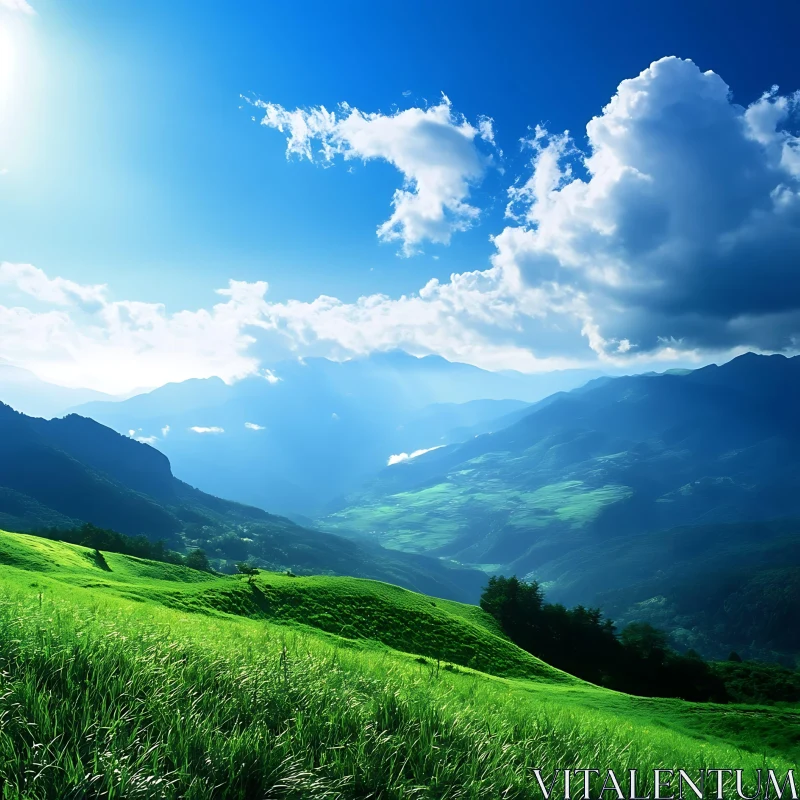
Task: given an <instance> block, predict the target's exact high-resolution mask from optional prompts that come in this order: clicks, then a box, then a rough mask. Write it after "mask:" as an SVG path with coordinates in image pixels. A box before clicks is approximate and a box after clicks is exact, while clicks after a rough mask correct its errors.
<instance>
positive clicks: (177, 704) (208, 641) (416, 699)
mask: <svg viewBox="0 0 800 800" xmlns="http://www.w3.org/2000/svg"><path fill="white" fill-rule="evenodd" d="M0 545H1V546H2V550H0V552H2V554H3V556H2V557H3V559H4V564H3V567H2V569H0V594H1V595H2V597H3V599H4V602H3V603H2V604H0V664H2V665H3V669H2V670H0V720H2V721H3V728H2V730H3V735H2V736H0V781H2V782H3V784H4V786H5V787H6V790H7V791H10V792H11V793H12V796H38V797H56V796H58V797H65V796H78V795H85V794H87V793H93V794H96V793H100V792H103V793H106V794H111V795H114V796H146V797H161V798H170V799H171V798H177V797H186V798H205V797H210V796H212V795H213V796H225V797H229V798H246V797H254V796H272V795H275V794H282V795H284V796H289V797H308V796H314V797H320V796H331V797H333V796H337V797H353V798H355V797H363V796H374V795H377V794H378V793H380V795H381V796H383V797H387V798H400V797H408V796H448V797H453V798H459V797H463V798H466V797H483V796H485V797H495V796H501V795H502V794H503V793H505V795H506V796H514V797H520V798H527V797H535V796H539V794H538V789H537V788H536V787H535V786H534V785H533V784H532V782H531V779H530V778H531V770H532V769H534V768H544V769H545V770H546V771H550V770H555V769H559V768H565V767H567V768H581V767H582V768H589V767H595V768H597V767H598V764H597V754H598V753H602V756H603V758H602V760H603V763H602V764H601V765H599V766H600V767H601V768H602V769H604V770H605V769H615V770H617V771H618V774H620V775H623V774H627V769H628V768H630V767H633V766H635V767H637V768H638V769H640V770H641V771H642V775H643V778H644V785H642V786H640V788H641V789H643V790H647V789H648V788H649V789H651V790H652V774H650V775H649V776H648V774H647V773H648V772H650V771H651V770H652V769H653V768H655V767H658V768H669V767H681V768H684V769H687V770H696V769H697V768H700V767H707V766H708V765H709V764H723V763H724V764H727V765H729V766H734V767H738V768H742V769H744V770H746V777H745V783H746V787H747V788H748V789H750V788H752V787H751V786H750V783H751V780H752V776H753V775H754V770H755V769H756V768H758V767H760V768H764V767H770V768H773V769H776V770H780V771H781V772H785V770H786V769H788V768H789V766H790V765H791V764H792V761H793V759H795V758H796V757H797V755H798V750H797V739H796V730H797V723H798V712H797V711H796V710H794V709H788V708H785V709H767V708H758V707H736V706H725V707H719V706H713V705H697V704H691V703H684V702H680V701H663V700H661V701H659V700H647V699H643V698H632V697H629V696H626V695H621V694H617V693H613V692H608V691H605V690H600V689H597V688H596V687H593V686H590V685H588V684H583V683H581V682H579V681H576V680H574V679H570V678H569V677H568V676H564V675H563V673H558V672H557V671H555V670H552V669H550V668H547V667H546V666H544V665H542V664H541V662H536V660H535V659H532V660H531V659H530V657H529V656H525V654H521V655H520V656H518V658H520V659H522V658H523V657H524V658H527V659H529V662H528V663H529V664H530V668H531V676H530V677H531V678H532V679H521V678H506V677H498V676H492V675H489V674H487V673H483V672H477V671H474V670H472V669H469V668H468V667H463V666H454V664H457V662H448V664H446V665H445V667H447V666H449V667H450V668H449V669H447V668H445V669H438V668H437V667H436V665H434V664H432V663H431V662H430V660H428V659H426V660H425V663H423V662H421V661H420V658H421V656H419V655H416V654H413V652H412V654H408V653H405V652H401V651H400V650H399V649H395V648H396V647H397V645H398V644H399V642H397V643H395V647H391V648H388V647H387V646H386V644H385V643H384V642H381V641H375V640H372V639H364V638H360V639H347V638H342V636H340V635H338V634H332V633H324V632H323V631H324V630H325V626H324V625H322V626H321V627H322V629H323V631H320V630H319V627H320V626H318V625H317V623H318V621H319V615H318V614H316V613H309V608H311V606H309V605H308V604H307V603H306V601H305V600H304V595H305V594H306V592H310V593H311V594H312V595H313V594H314V593H315V592H318V591H320V590H321V589H324V594H325V596H326V597H327V598H328V599H329V601H331V602H333V603H334V606H335V607H337V609H340V610H345V609H349V613H351V614H353V615H358V614H359V613H360V612H359V607H360V606H359V605H356V604H354V603H352V602H349V601H348V600H347V599H346V598H347V597H348V596H352V595H353V593H354V592H356V593H357V594H358V596H359V598H360V601H361V605H366V607H367V608H376V607H378V608H380V610H381V613H382V614H389V615H393V616H394V617H395V618H396V619H398V620H399V619H402V618H403V617H405V616H406V614H407V613H408V611H409V610H411V609H416V610H417V612H418V614H419V615H421V616H422V615H427V616H428V618H429V620H431V623H430V624H431V625H432V626H433V627H431V630H432V631H436V630H438V629H439V628H437V627H436V626H435V625H434V623H433V622H432V620H434V619H436V620H438V622H437V623H436V625H439V626H440V627H443V628H445V629H446V630H447V632H448V635H447V637H445V638H450V639H452V638H455V637H461V636H475V637H483V638H482V639H481V645H480V646H481V647H487V648H491V647H498V648H502V647H507V648H511V650H509V651H508V652H509V653H510V652H512V651H513V645H510V643H507V642H505V641H504V640H503V639H502V638H501V637H499V636H497V634H496V633H494V632H492V630H491V626H490V625H489V624H488V623H486V621H485V620H482V619H481V616H480V612H477V610H475V609H469V608H462V607H458V606H457V605H455V604H445V606H444V607H441V606H440V604H439V602H438V601H433V602H436V603H437V605H436V606H432V605H430V603H431V602H432V601H431V600H430V598H424V597H406V596H405V595H402V594H396V592H397V591H398V590H396V589H392V588H391V587H383V586H381V585H378V584H374V583H365V584H364V585H361V586H357V585H356V583H357V582H353V581H346V580H344V581H340V580H337V579H330V580H328V581H326V582H323V583H319V584H318V585H315V582H313V581H311V582H306V583H305V584H303V583H295V584H293V585H292V586H289V585H288V582H289V581H291V579H285V580H282V581H281V582H280V583H279V582H278V580H277V576H272V575H268V576H263V580H262V581H259V583H258V585H248V584H247V583H244V582H240V581H237V580H236V579H234V578H216V577H213V576H208V575H204V574H201V573H193V572H192V571H190V570H186V569H183V568H176V567H170V566H165V565H161V564H154V563H148V562H141V561H138V560H137V559H132V558H125V557H122V556H114V555H112V554H104V556H105V559H106V560H107V567H109V569H106V568H104V567H103V566H102V563H99V559H98V558H97V556H96V555H95V554H94V553H93V552H91V551H87V550H85V549H83V548H79V547H73V546H68V545H62V544H59V543H51V542H44V541H42V540H38V539H35V538H34V537H26V536H20V535H9V534H0ZM268 586H269V587H271V588H272V589H273V596H274V597H275V598H279V597H281V596H283V595H284V594H285V593H286V592H290V593H291V594H290V595H289V597H291V599H289V600H288V601H287V603H286V611H285V613H283V614H282V616H280V617H279V616H273V614H272V612H271V611H270V610H269V609H268V608H267V609H259V610H258V611H255V612H254V611H253V610H252V606H248V607H245V608H243V609H239V608H233V607H228V608H224V609H223V608H220V607H219V605H220V604H219V602H218V599H215V597H218V596H219V594H220V593H222V594H225V595H226V596H228V597H230V596H235V597H241V598H245V597H247V596H248V594H249V595H250V596H251V597H252V596H256V595H257V593H258V592H259V591H266V589H267V588H268ZM223 587H225V588H223ZM228 588H230V589H231V590H233V595H229V594H227V592H228ZM406 594H407V593H406ZM337 596H340V597H341V601H340V602H339V603H338V606H337V605H336V600H335V598H336V597H337ZM295 598H300V601H301V602H300V603H299V604H296V603H295V602H294V599H295ZM253 605H255V606H258V603H255V602H254V604H253ZM312 605H313V603H312ZM189 608H191V609H192V610H191V611H189V610H187V609H189ZM292 608H293V609H296V610H295V611H290V610H289V609H292ZM428 609H430V611H429V610H428ZM241 611H244V615H242V613H241ZM197 612H200V613H197ZM337 613H338V612H337ZM279 621H280V624H276V623H277V622H279ZM415 621H416V620H415ZM353 622H354V624H355V625H356V627H359V626H361V625H362V624H365V623H366V624H368V623H369V613H367V614H364V615H363V616H362V618H361V619H358V618H357V616H356V617H353ZM409 635H410V636H414V635H417V634H415V633H413V632H411V633H409ZM419 641H420V642H421V643H422V645H423V646H428V647H429V649H435V648H436V647H438V644H436V645H430V641H432V640H427V639H425V638H421V639H420V640H419ZM426 641H428V644H427V645H426V644H425V643H426ZM455 655H458V653H455ZM510 660H513V659H510ZM489 661H490V663H489V664H488V666H489V667H491V668H493V669H496V668H497V666H498V665H497V663H496V662H495V661H494V660H493V659H489ZM501 669H502V667H501ZM87 685H91V686H92V687H93V688H92V691H90V692H87V691H86V686H87ZM233 765H235V766H233ZM601 780H602V779H601ZM210 787H214V789H213V790H212V789H211V788H210ZM595 788H596V789H599V784H598V786H597V787H595Z"/></svg>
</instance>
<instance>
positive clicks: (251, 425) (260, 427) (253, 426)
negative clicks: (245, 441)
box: [244, 422, 266, 431]
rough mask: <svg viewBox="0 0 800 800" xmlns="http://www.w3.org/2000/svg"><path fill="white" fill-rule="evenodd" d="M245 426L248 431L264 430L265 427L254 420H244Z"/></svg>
mask: <svg viewBox="0 0 800 800" xmlns="http://www.w3.org/2000/svg"><path fill="white" fill-rule="evenodd" d="M244 426H245V428H247V430H249V431H265V430H266V428H265V427H264V426H263V425H259V424H257V423H255V422H245V424H244Z"/></svg>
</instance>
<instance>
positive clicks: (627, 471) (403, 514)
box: [317, 354, 800, 649]
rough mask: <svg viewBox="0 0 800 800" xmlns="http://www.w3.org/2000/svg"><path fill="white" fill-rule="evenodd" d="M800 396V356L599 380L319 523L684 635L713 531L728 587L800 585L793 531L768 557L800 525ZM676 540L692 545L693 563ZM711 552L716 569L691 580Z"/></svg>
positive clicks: (437, 455) (402, 470)
mask: <svg viewBox="0 0 800 800" xmlns="http://www.w3.org/2000/svg"><path fill="white" fill-rule="evenodd" d="M798 396H800V357H794V358H786V357H783V356H779V355H774V356H759V355H754V354H746V355H743V356H740V357H738V358H736V359H734V360H732V361H730V362H728V363H727V364H724V365H722V366H715V365H712V366H708V367H704V368H702V369H698V370H694V371H691V372H683V371H681V372H677V373H671V374H649V375H636V376H628V377H619V378H611V379H609V378H602V379H599V380H595V381H590V382H589V383H588V384H587V385H586V386H584V387H581V388H580V389H577V390H575V391H571V392H565V393H558V394H556V395H553V396H551V397H548V398H546V399H545V400H543V401H540V402H539V403H537V404H535V405H534V406H533V407H532V408H530V409H528V410H526V411H525V412H524V413H522V414H521V418H519V417H520V414H518V413H517V414H515V416H516V417H517V418H516V419H515V420H514V421H512V424H510V425H509V426H507V427H504V428H502V429H501V430H497V431H495V432H492V433H486V434H483V435H478V436H477V437H473V438H471V439H469V440H468V441H465V442H462V443H459V444H452V445H448V446H446V447H442V448H440V449H438V450H435V451H433V452H429V453H425V454H422V455H420V456H419V457H417V458H415V459H412V460H408V461H404V462H401V463H397V464H394V465H392V466H390V467H388V468H386V469H384V470H382V471H381V472H380V473H379V474H378V475H377V476H376V477H375V478H374V479H373V480H372V481H370V482H369V483H368V484H366V485H365V486H364V487H362V488H361V489H360V490H358V491H357V492H354V493H351V495H350V496H348V497H347V498H346V499H345V500H344V501H343V502H342V503H341V506H340V507H339V508H338V509H336V510H335V511H333V512H331V513H329V514H327V515H324V516H322V517H320V518H319V519H318V520H317V524H318V525H319V526H321V527H322V528H323V529H325V530H329V531H332V532H337V533H341V534H345V535H350V536H354V537H356V538H358V539H367V540H370V541H374V542H379V543H381V544H383V545H385V546H387V547H391V548H395V549H399V550H404V551H408V552H415V553H425V554H429V555H436V556H439V557H444V558H447V559H452V560H455V561H457V562H459V563H462V564H464V565H469V566H476V567H480V568H482V569H485V570H487V571H490V572H501V573H504V574H517V575H520V576H525V577H527V578H529V579H537V580H539V581H541V582H542V585H543V586H544V588H545V589H546V591H547V593H548V596H549V597H552V598H553V599H555V600H560V601H562V602H566V603H592V604H594V603H600V604H601V605H603V607H604V608H605V607H607V608H609V609H613V610H614V612H615V613H616V614H617V615H618V616H619V615H622V616H623V617H626V618H630V617H631V614H634V612H635V613H636V614H638V615H639V616H640V617H641V616H642V615H644V616H647V614H646V613H645V611H646V609H644V607H643V606H642V604H643V603H645V604H646V603H647V602H649V601H651V600H653V599H654V598H661V599H660V600H658V602H663V603H665V604H666V606H667V607H670V608H673V611H674V613H673V612H670V614H671V615H672V618H673V622H674V623H675V624H674V625H673V626H672V627H673V628H677V627H680V625H681V624H682V625H683V626H684V627H686V625H687V624H689V622H690V621H689V622H687V619H688V618H686V615H685V614H684V617H685V618H684V619H683V622H682V623H679V622H678V621H677V620H678V617H680V616H681V614H680V612H679V610H676V609H677V606H676V605H675V601H676V594H677V589H676V587H677V586H678V584H679V583H680V584H681V586H683V587H684V588H685V587H686V585H687V584H688V583H693V585H697V586H700V585H702V576H703V574H704V572H707V571H708V570H711V569H713V568H714V552H713V551H711V552H709V551H707V550H704V549H703V539H704V537H707V536H708V531H710V530H714V531H716V533H715V537H716V539H715V541H717V543H718V549H719V551H720V553H722V552H723V551H724V552H726V553H728V555H727V556H726V559H725V560H723V559H722V557H721V556H720V568H722V567H723V566H724V569H725V575H726V578H725V580H726V581H728V583H730V582H731V581H734V577H733V576H734V575H738V576H739V580H740V585H743V584H742V583H741V580H742V579H741V574H740V572H741V569H745V570H746V569H747V568H748V567H749V568H750V569H751V574H750V575H749V577H748V580H750V579H753V580H756V579H757V576H756V567H758V568H759V570H760V569H761V567H762V566H763V568H764V569H772V568H773V567H776V566H777V565H780V566H781V567H783V568H786V569H788V570H790V572H791V573H792V575H795V576H797V575H798V574H800V573H798V571H797V567H798V565H800V539H798V537H797V536H796V535H795V534H794V533H792V535H788V534H785V535H782V537H779V539H778V540H777V544H776V543H775V542H772V544H771V545H770V547H769V548H767V547H766V544H765V541H766V540H765V538H764V537H765V535H766V534H765V533H764V531H765V530H767V529H765V528H764V527H763V526H761V527H760V523H763V522H765V521H767V520H774V519H781V518H785V519H792V518H800V492H798V491H797V487H798V486H799V485H800V419H798V415H797V410H796V405H797V397H798ZM733 524H738V525H739V526H740V527H738V528H736V529H735V535H734V532H733V529H729V528H727V527H726V526H727V525H733ZM787 524H788V525H789V528H790V530H791V531H797V530H798V529H800V526H797V525H796V524H794V523H787ZM697 526H703V527H702V528H701V527H697ZM675 529H681V530H682V531H683V533H681V534H680V535H678V534H676V533H674V530H675ZM670 531H673V532H672V533H670ZM726 531H728V533H726ZM784 533H785V531H784ZM731 537H733V539H732V540H734V539H735V541H736V542H737V543H738V544H737V547H736V548H734V550H733V551H731V550H730V548H728V549H727V550H726V546H727V545H725V543H726V542H727V541H728V539H729V538H731ZM669 541H680V542H682V543H683V544H682V545H681V547H682V548H683V549H682V550H681V553H682V555H681V556H680V558H678V556H677V554H676V553H677V551H673V550H670V548H669V547H666V545H665V542H669ZM695 541H696V542H697V545H696V546H694V547H693V542H695ZM770 541H772V539H770ZM665 547H666V549H665ZM765 548H766V549H765ZM767 551H769V552H767ZM731 552H734V553H735V556H731V555H730V553H731ZM701 553H702V555H703V559H704V560H703V562H702V563H703V564H704V567H703V569H702V570H699V571H698V570H695V569H690V567H691V566H692V565H693V564H694V563H695V561H694V559H695V556H697V557H698V558H699V554H701ZM765 553H767V555H765ZM770 553H771V555H769V554H770ZM634 554H636V558H634ZM756 554H758V555H757V557H756ZM632 559H633V561H635V562H636V568H635V569H633V567H632V566H631V564H632V563H633V561H632ZM637 559H638V560H637ZM723 561H724V564H723ZM616 564H619V569H617V568H616V566H615V565H616ZM743 565H744V566H743ZM734 568H735V569H734ZM736 570H739V572H736ZM759 574H761V573H759ZM659 576H661V577H659ZM664 576H669V577H668V578H666V577H664ZM681 576H683V577H682V578H681V580H680V581H679V580H678V578H679V577H681ZM762 578H763V575H762ZM784 578H786V576H784ZM763 579H764V580H766V581H767V583H769V584H770V586H771V581H772V578H769V579H767V578H763ZM758 580H761V578H758ZM794 580H795V578H792V579H791V581H790V584H791V583H792V581H794ZM734 582H735V581H734ZM632 586H635V587H637V588H636V589H635V590H634V589H632V588H631V587H632ZM670 587H672V588H670ZM718 588H719V587H718ZM723 588H724V587H723ZM762 589H764V591H767V589H769V590H770V591H771V588H769V587H768V586H766V585H765V586H762ZM720 591H722V589H720ZM729 594H730V593H729ZM683 595H684V596H686V592H683ZM723 595H724V596H725V597H727V596H728V595H725V593H724V591H723ZM793 596H794V595H793ZM717 599H719V596H717ZM762 599H763V598H762ZM612 601H613V602H612ZM715 602H716V601H715ZM720 602H721V601H720ZM792 602H794V601H792ZM708 603H711V600H709V601H708ZM707 605H708V604H706V607H704V609H703V613H705V612H706V611H707ZM637 609H638V610H637ZM656 616H657V615H656ZM662 616H664V615H662ZM696 616H697V615H695V617H696ZM690 617H691V615H690ZM698 624H700V623H698ZM707 634H708V630H707V629H706V633H705V634H703V635H702V636H700V634H698V636H699V640H701V639H702V638H703V636H706V637H707ZM688 638H689V639H691V638H692V637H691V636H690V637H688ZM695 638H697V637H695ZM699 640H698V641H699ZM762 645H763V647H764V648H767V649H769V648H770V647H771V645H770V644H769V642H767V641H766V640H765V641H763V642H762Z"/></svg>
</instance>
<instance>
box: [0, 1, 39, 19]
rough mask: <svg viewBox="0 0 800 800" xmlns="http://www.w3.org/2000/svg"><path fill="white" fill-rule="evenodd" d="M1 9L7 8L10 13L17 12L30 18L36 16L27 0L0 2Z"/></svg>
mask: <svg viewBox="0 0 800 800" xmlns="http://www.w3.org/2000/svg"><path fill="white" fill-rule="evenodd" d="M0 8H5V9H7V10H8V11H17V12H19V13H21V14H28V15H30V16H33V15H34V14H36V12H35V11H34V10H33V7H32V6H31V4H30V3H28V2H26V0H0Z"/></svg>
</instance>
